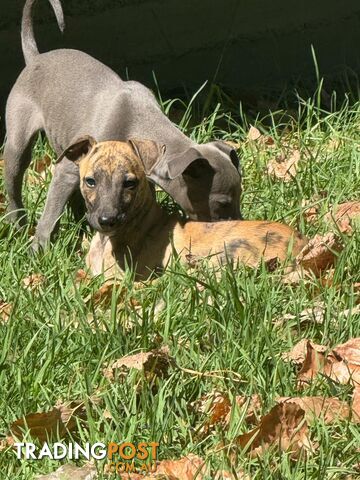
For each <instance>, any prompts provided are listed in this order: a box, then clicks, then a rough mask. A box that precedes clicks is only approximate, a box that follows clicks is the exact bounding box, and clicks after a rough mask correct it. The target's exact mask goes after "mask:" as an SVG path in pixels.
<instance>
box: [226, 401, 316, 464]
mask: <svg viewBox="0 0 360 480" xmlns="http://www.w3.org/2000/svg"><path fill="white" fill-rule="evenodd" d="M233 444H235V445H236V446H238V447H240V448H241V449H244V448H247V449H248V452H249V455H250V456H251V457H256V456H258V455H262V454H264V453H265V452H266V451H267V450H268V449H269V448H270V447H278V448H279V449H280V450H282V451H285V452H289V453H290V455H291V457H292V458H298V457H299V456H300V454H301V453H302V452H303V450H308V451H312V450H313V447H312V445H311V442H310V440H309V427H308V425H307V423H306V420H305V412H304V410H303V409H302V408H301V407H299V406H298V405H296V404H295V403H290V402H282V403H279V404H278V405H276V406H275V407H273V408H272V409H271V410H270V412H269V413H268V414H267V415H264V416H263V417H262V418H261V419H260V424H259V426H258V427H256V428H255V429H253V430H251V431H250V432H247V433H244V434H242V435H240V436H238V437H237V438H236V439H235V440H234V442H233Z"/></svg>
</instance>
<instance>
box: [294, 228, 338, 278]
mask: <svg viewBox="0 0 360 480" xmlns="http://www.w3.org/2000/svg"><path fill="white" fill-rule="evenodd" d="M341 249H342V244H341V242H340V241H339V238H338V237H337V236H336V235H335V234H334V233H332V232H330V233H327V234H326V235H315V237H313V238H311V239H310V240H309V242H308V243H307V245H305V247H304V248H303V249H302V250H301V252H300V253H299V255H298V256H297V257H296V263H297V264H298V265H301V267H303V268H305V270H310V271H312V272H313V273H314V274H315V275H316V276H319V275H320V273H321V272H322V271H323V270H326V269H328V268H329V267H332V266H333V265H334V263H335V260H336V253H337V252H340V251H341Z"/></svg>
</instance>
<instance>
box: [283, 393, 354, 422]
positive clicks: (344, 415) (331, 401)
mask: <svg viewBox="0 0 360 480" xmlns="http://www.w3.org/2000/svg"><path fill="white" fill-rule="evenodd" d="M276 401H277V402H280V403H281V402H291V403H296V404H297V405H299V407H300V408H302V409H303V410H304V412H305V415H306V420H307V422H309V423H312V422H313V421H314V419H316V418H322V419H323V420H324V422H325V423H326V424H330V423H334V422H336V421H338V420H351V419H352V420H353V421H354V422H356V423H358V422H359V420H360V417H358V415H357V414H356V412H353V411H352V409H351V408H350V407H349V405H348V404H347V403H346V402H344V401H342V400H339V399H338V398H335V397H331V398H325V397H321V396H315V397H279V398H277V399H276Z"/></svg>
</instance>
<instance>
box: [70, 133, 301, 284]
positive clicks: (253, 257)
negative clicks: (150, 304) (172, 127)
mask: <svg viewBox="0 0 360 480" xmlns="http://www.w3.org/2000/svg"><path fill="white" fill-rule="evenodd" d="M163 153H164V152H163V147H160V146H159V145H158V144H156V143H155V142H153V141H150V140H141V141H140V140H130V141H129V142H126V143H125V142H115V141H113V142H111V141H110V142H101V143H96V142H95V141H94V140H92V139H86V138H85V139H81V140H80V141H79V142H77V143H76V144H75V145H73V146H71V147H70V148H69V149H67V150H66V152H64V154H66V155H67V157H68V158H72V159H73V160H74V161H76V162H78V163H79V170H80V188H81V192H82V195H83V197H84V199H85V203H86V206H87V210H88V220H89V223H90V224H91V225H93V227H94V228H96V229H97V230H98V231H99V233H97V234H96V235H95V236H94V238H93V240H92V242H91V245H90V250H89V253H88V256H87V260H86V261H87V265H88V266H89V267H90V269H91V271H92V273H93V274H95V275H96V274H100V273H101V272H103V271H104V272H105V275H106V276H107V277H112V276H116V275H118V274H121V273H122V272H123V271H124V269H125V266H126V263H127V264H132V265H134V267H135V271H136V275H137V278H146V277H147V276H149V274H150V273H151V272H152V271H154V270H158V269H162V268H164V267H166V265H167V264H168V262H169V259H170V257H171V255H172V253H173V251H174V249H175V251H176V252H177V253H178V255H179V256H180V258H181V259H182V260H184V261H185V262H187V261H189V259H190V261H191V259H192V258H204V257H209V258H210V261H211V262H212V263H216V264H218V263H219V262H220V263H221V262H223V261H226V260H227V259H230V260H234V261H236V262H240V263H243V264H246V265H249V266H252V267H256V266H257V265H258V264H259V263H260V262H261V259H264V260H265V261H267V260H270V259H273V258H277V259H279V260H280V261H283V260H285V259H286V257H287V255H288V254H291V255H293V256H294V255H296V254H297V253H298V252H299V251H300V250H301V249H302V248H303V246H304V245H305V244H306V239H305V238H304V237H302V236H301V235H300V234H299V233H297V232H296V231H294V230H293V229H292V228H291V227H289V226H288V225H284V224H281V223H276V222H268V221H238V220H234V221H221V222H216V223H208V222H192V221H188V222H182V221H180V220H179V218H178V217H177V216H176V215H172V216H170V215H169V214H168V213H167V212H166V211H164V210H163V209H162V208H161V207H160V206H159V205H158V204H157V203H156V201H155V198H154V194H153V190H152V188H151V187H150V185H149V183H148V180H147V179H146V176H145V173H144V167H143V164H144V163H145V164H146V162H147V161H149V158H150V159H151V158H152V159H153V160H154V161H155V160H156V158H157V157H159V156H161V155H162V154H163ZM104 219H105V220H106V221H105V222H104V221H103V220H104ZM109 219H110V220H109Z"/></svg>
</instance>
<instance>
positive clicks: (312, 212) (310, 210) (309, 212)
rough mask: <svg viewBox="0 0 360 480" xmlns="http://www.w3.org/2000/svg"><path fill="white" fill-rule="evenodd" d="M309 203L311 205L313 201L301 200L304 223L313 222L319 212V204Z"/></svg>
mask: <svg viewBox="0 0 360 480" xmlns="http://www.w3.org/2000/svg"><path fill="white" fill-rule="evenodd" d="M309 204H310V205H312V204H313V202H312V201H310V200H303V201H302V202H301V206H302V207H303V212H302V215H303V217H304V219H305V222H306V223H315V221H316V220H317V218H318V214H319V206H318V205H315V206H314V205H312V206H308V205H309Z"/></svg>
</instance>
